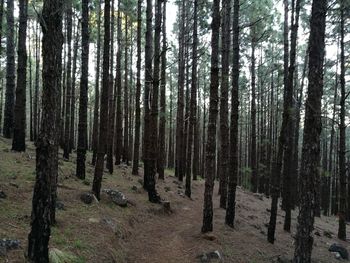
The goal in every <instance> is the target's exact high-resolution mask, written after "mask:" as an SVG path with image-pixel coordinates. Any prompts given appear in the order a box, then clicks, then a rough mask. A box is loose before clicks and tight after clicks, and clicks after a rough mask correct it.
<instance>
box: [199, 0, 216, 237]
mask: <svg viewBox="0 0 350 263" xmlns="http://www.w3.org/2000/svg"><path fill="white" fill-rule="evenodd" d="M212 18H213V20H212V24H211V30H212V33H211V34H212V35H211V70H210V95H209V122H208V133H207V134H208V139H207V145H206V151H205V153H206V157H205V161H206V162H205V165H206V169H205V190H204V208H203V225H202V233H206V232H209V231H213V188H214V174H215V152H216V119H217V115H218V99H219V98H218V97H219V96H218V89H219V35H220V33H219V31H220V0H214V1H213V14H212Z"/></svg>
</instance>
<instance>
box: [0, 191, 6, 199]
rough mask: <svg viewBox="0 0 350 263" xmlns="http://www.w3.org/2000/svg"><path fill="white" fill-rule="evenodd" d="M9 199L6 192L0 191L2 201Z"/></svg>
mask: <svg viewBox="0 0 350 263" xmlns="http://www.w3.org/2000/svg"><path fill="white" fill-rule="evenodd" d="M6 197H7V195H6V194H5V192H4V191H2V190H1V191H0V198H2V199H5V198H6Z"/></svg>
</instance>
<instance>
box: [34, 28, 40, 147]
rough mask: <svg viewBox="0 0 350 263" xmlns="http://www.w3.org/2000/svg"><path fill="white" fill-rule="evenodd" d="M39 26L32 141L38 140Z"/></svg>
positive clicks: (36, 47) (36, 41) (36, 48)
mask: <svg viewBox="0 0 350 263" xmlns="http://www.w3.org/2000/svg"><path fill="white" fill-rule="evenodd" d="M38 27H39V24H38V23H37V26H36V30H35V90H34V105H33V111H34V121H33V125H34V132H33V133H34V141H36V140H37V138H38V130H39V119H40V118H39V115H40V114H39V107H38V105H39V70H40V56H39V35H40V33H38V32H39V28H38Z"/></svg>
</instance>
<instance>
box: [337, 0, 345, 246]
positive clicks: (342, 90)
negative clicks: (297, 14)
mask: <svg viewBox="0 0 350 263" xmlns="http://www.w3.org/2000/svg"><path fill="white" fill-rule="evenodd" d="M344 9H345V3H344V0H341V1H340V115H339V118H340V124H339V211H338V217H339V228H338V238H339V239H341V240H346V223H345V219H346V160H345V158H346V157H345V154H346V124H345V114H346V113H345V111H346V109H345V100H346V94H345V53H344V52H345V50H344V34H345V33H344V20H345V14H344V12H345V11H344Z"/></svg>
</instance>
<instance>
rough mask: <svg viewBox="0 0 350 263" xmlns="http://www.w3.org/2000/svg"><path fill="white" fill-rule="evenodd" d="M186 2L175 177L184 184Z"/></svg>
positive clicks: (178, 96)
mask: <svg viewBox="0 0 350 263" xmlns="http://www.w3.org/2000/svg"><path fill="white" fill-rule="evenodd" d="M185 2H186V1H185V0H182V6H181V26H180V33H179V65H178V66H179V73H178V75H179V79H178V94H177V115H176V145H175V147H176V149H175V155H176V158H175V176H176V177H178V179H179V181H181V182H182V180H183V176H184V173H185V171H184V169H183V168H184V167H183V162H182V160H183V148H184V145H183V137H184V105H185V104H184V89H185V52H184V51H185V39H184V38H185V14H186V12H185Z"/></svg>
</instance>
